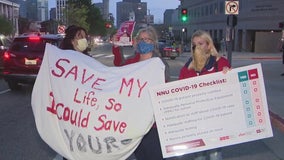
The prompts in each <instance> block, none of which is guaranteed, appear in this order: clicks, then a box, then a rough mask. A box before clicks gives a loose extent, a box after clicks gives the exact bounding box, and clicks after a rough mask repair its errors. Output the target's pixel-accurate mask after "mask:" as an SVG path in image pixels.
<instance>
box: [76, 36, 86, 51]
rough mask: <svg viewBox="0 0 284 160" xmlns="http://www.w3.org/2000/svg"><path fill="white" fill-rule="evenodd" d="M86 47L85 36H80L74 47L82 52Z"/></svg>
mask: <svg viewBox="0 0 284 160" xmlns="http://www.w3.org/2000/svg"><path fill="white" fill-rule="evenodd" d="M87 47H88V41H87V39H86V38H82V39H79V40H78V44H77V46H76V48H77V49H78V50H79V51H80V52H83V51H84V50H86V49H87Z"/></svg>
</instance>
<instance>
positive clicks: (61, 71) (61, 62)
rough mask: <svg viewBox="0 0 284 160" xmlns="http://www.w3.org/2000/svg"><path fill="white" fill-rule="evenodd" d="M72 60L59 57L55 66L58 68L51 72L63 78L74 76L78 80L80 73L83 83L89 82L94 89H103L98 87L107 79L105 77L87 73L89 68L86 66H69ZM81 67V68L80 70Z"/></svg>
mask: <svg viewBox="0 0 284 160" xmlns="http://www.w3.org/2000/svg"><path fill="white" fill-rule="evenodd" d="M69 65H70V60H68V59H58V60H57V61H56V63H55V67H56V69H57V70H55V69H52V70H51V74H52V75H54V76H56V77H63V78H68V77H69V78H73V80H74V81H77V80H78V76H79V74H82V75H81V77H82V78H81V82H80V83H81V84H87V83H89V84H90V85H91V87H92V88H93V89H96V90H102V89H101V88H97V87H98V86H99V85H101V84H100V82H101V81H103V82H104V81H106V80H105V79H104V78H99V77H97V78H96V77H95V75H94V74H89V75H87V70H86V69H85V68H83V69H81V68H79V67H78V66H77V65H74V66H69ZM80 69H81V70H80Z"/></svg>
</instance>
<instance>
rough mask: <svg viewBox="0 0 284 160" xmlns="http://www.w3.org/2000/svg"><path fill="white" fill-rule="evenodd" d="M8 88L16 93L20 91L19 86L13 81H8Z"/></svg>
mask: <svg viewBox="0 0 284 160" xmlns="http://www.w3.org/2000/svg"><path fill="white" fill-rule="evenodd" d="M8 86H9V88H10V89H11V90H12V91H17V90H19V89H21V85H19V84H18V83H17V82H15V81H8Z"/></svg>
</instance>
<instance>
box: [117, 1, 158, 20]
mask: <svg viewBox="0 0 284 160" xmlns="http://www.w3.org/2000/svg"><path fill="white" fill-rule="evenodd" d="M133 13H134V16H133ZM133 17H135V21H136V23H137V24H145V23H149V21H148V22H147V20H149V19H150V20H151V17H149V18H148V17H147V3H146V2H141V0H123V1H122V2H117V3H116V24H117V26H120V24H121V23H123V22H124V21H128V20H130V19H133ZM152 19H153V18H152Z"/></svg>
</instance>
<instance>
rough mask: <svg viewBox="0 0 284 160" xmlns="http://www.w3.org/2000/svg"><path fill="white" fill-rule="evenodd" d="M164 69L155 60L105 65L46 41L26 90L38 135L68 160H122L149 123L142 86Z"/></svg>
mask: <svg viewBox="0 0 284 160" xmlns="http://www.w3.org/2000/svg"><path fill="white" fill-rule="evenodd" d="M164 70H165V66H164V64H163V62H162V61H161V60H160V59H159V58H151V59H149V60H145V61H143V62H139V63H135V64H131V65H127V66H123V67H107V66H105V65H103V64H101V63H100V62H99V61H97V60H95V59H94V58H92V57H89V56H86V55H84V54H82V53H79V52H76V51H72V50H60V49H58V48H57V47H55V46H52V45H50V44H47V46H46V49H45V55H44V58H43V62H42V64H41V68H40V71H39V74H38V76H37V79H36V82H35V85H34V88H33V92H32V109H33V113H34V117H35V122H36V127H37V130H38V132H39V134H40V136H41V138H42V139H43V140H44V141H45V142H46V143H47V144H48V145H49V146H50V147H51V148H52V149H53V150H55V151H56V152H57V153H59V154H60V155H62V156H64V157H66V158H67V159H69V160H78V159H80V160H93V159H104V160H125V159H126V158H127V157H128V156H130V155H131V154H132V153H133V152H134V150H135V149H136V148H137V146H138V145H139V143H140V142H141V140H142V138H143V136H144V135H145V134H146V133H147V132H148V131H149V129H150V128H151V127H152V125H153V123H154V112H153V106H152V102H151V98H150V95H149V92H148V88H149V87H150V86H154V85H157V84H162V83H165V76H164ZM153 75H155V78H153Z"/></svg>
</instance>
